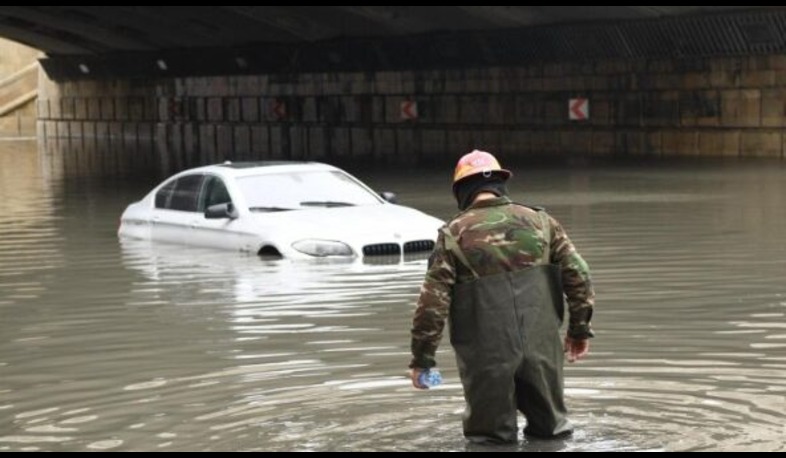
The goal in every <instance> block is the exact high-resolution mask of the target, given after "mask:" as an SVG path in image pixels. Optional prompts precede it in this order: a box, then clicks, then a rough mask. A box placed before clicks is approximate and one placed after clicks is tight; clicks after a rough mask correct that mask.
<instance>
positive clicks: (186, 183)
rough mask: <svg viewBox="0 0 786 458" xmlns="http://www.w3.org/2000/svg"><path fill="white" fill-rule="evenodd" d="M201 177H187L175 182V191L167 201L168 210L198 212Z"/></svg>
mask: <svg viewBox="0 0 786 458" xmlns="http://www.w3.org/2000/svg"><path fill="white" fill-rule="evenodd" d="M204 179H205V177H204V176H203V175H188V176H184V177H182V178H180V179H179V180H177V184H176V185H175V190H174V191H173V192H172V197H171V198H170V199H169V206H168V209H169V210H174V211H180V212H190V213H196V212H198V211H199V193H200V191H201V190H202V183H203V181H204Z"/></svg>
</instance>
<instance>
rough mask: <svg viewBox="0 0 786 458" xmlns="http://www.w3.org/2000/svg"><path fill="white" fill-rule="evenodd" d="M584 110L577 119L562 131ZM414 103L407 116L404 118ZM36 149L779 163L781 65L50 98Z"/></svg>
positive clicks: (209, 155) (784, 70)
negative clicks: (480, 153)
mask: <svg viewBox="0 0 786 458" xmlns="http://www.w3.org/2000/svg"><path fill="white" fill-rule="evenodd" d="M577 97H586V98H588V99H589V102H590V119H589V120H586V121H578V122H577V121H570V120H569V116H568V113H569V100H570V99H571V98H577ZM407 101H416V102H417V103H418V111H419V115H420V117H419V118H418V119H416V120H405V119H403V118H402V113H401V111H402V110H401V106H402V103H404V102H407ZM38 109H39V116H40V121H39V135H40V136H41V137H42V138H43V139H45V140H47V139H54V138H78V139H84V140H89V141H95V142H107V141H109V142H120V143H123V144H129V143H133V144H135V145H149V146H150V147H151V148H155V150H156V155H157V156H158V158H159V159H158V160H160V161H161V163H162V164H163V165H165V166H168V167H170V168H173V169H180V168H184V167H189V166H192V165H197V164H203V163H209V162H217V161H223V160H225V159H232V160H250V159H316V160H331V161H335V162H340V161H349V160H375V161H379V162H397V163H414V162H442V161H445V162H452V161H454V160H455V159H456V158H457V157H458V156H459V155H461V154H462V153H465V152H467V151H469V150H470V149H472V148H485V149H488V150H490V151H493V152H496V153H498V154H500V155H501V156H502V157H503V158H504V159H505V160H515V159H518V158H526V157H531V156H597V157H610V156H614V157H654V156H702V157H767V158H783V157H784V142H785V141H786V139H785V138H784V136H783V133H782V128H783V127H784V124H786V56H782V55H772V56H757V57H739V58H717V59H691V60H677V59H670V60H641V61H598V62H586V63H563V64H547V65H538V66H528V67H518V68H482V69H465V70H434V71H418V72H376V73H342V74H298V75H260V76H243V77H206V78H185V79H168V80H167V79H164V80H156V81H141V80H138V81H103V82H96V81H80V82H72V83H64V84H61V85H54V84H51V83H50V84H48V85H47V88H46V90H44V91H43V92H42V95H41V97H40V100H39V105H38Z"/></svg>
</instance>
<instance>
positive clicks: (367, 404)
mask: <svg viewBox="0 0 786 458" xmlns="http://www.w3.org/2000/svg"><path fill="white" fill-rule="evenodd" d="M146 159H147V160H148V162H149V159H150V157H147V158H146ZM106 161H110V165H105V163H106ZM133 163H134V158H133V157H129V158H124V159H123V160H119V159H117V158H115V157H112V156H111V153H105V154H104V155H90V154H80V152H79V151H77V152H76V153H74V152H70V153H69V154H67V155H58V154H57V153H51V152H46V153H45V152H40V153H39V152H38V151H37V150H36V147H35V145H33V144H29V143H8V142H6V143H0V452H2V451H20V450H21V451H91V450H92V451H101V450H113V451H126V450H129V451H159V450H161V451H186V450H192V451H290V450H291V451H464V450H467V447H466V445H465V442H464V439H463V437H462V434H461V412H462V410H463V400H462V393H461V387H460V384H459V383H458V378H457V374H456V369H455V363H454V361H453V354H452V352H451V350H450V348H449V345H443V347H442V348H441V350H440V354H439V362H440V366H441V368H442V371H443V375H444V376H445V379H446V384H445V385H444V386H443V387H441V388H439V389H436V390H433V391H431V392H416V391H414V390H412V389H411V387H410V385H409V383H408V381H407V379H406V370H407V369H406V366H407V364H408V362H409V335H408V332H409V327H410V322H411V316H412V312H413V308H414V303H415V300H416V297H417V293H418V289H419V286H420V281H421V279H422V276H423V273H424V271H425V261H416V262H411V263H405V264H387V265H385V264H384V263H381V264H378V265H364V264H362V263H352V264H324V263H321V264H309V263H291V262H286V261H284V262H265V261H263V260H260V259H258V258H256V257H254V256H244V255H238V254H234V253H223V252H213V251H205V250H194V249H183V248H179V247H172V246H155V245H150V244H145V243H120V242H119V241H118V239H117V237H116V235H115V231H116V229H117V222H118V217H119V215H120V213H121V212H122V210H123V208H124V207H125V206H126V205H127V204H128V203H130V202H132V201H134V200H137V199H139V198H141V197H142V196H143V195H144V194H145V193H146V192H147V191H148V190H149V189H150V188H151V187H152V186H153V184H154V183H156V182H157V181H158V179H159V178H158V177H155V176H146V177H143V178H140V177H138V176H137V177H135V178H134V179H132V178H131V177H130V174H122V173H121V174H115V173H114V172H117V171H118V170H121V171H122V170H123V167H124V166H125V165H128V164H133ZM124 164H125V165H124ZM351 171H353V172H355V174H356V175H357V176H358V177H360V178H361V179H363V180H364V181H366V182H367V183H368V184H370V185H371V186H372V187H374V188H375V189H377V190H379V191H384V190H391V191H396V192H398V193H399V196H400V198H401V200H402V203H404V204H406V205H409V206H413V207H416V208H419V209H422V210H424V211H427V212H429V213H432V214H434V215H436V216H439V217H442V218H447V217H449V216H450V215H451V214H452V213H453V212H454V206H453V203H452V201H451V197H450V193H449V182H448V179H449V175H450V171H449V170H442V169H440V170H417V169H415V168H408V169H407V170H396V171H392V172H391V171H390V170H384V169H379V170H351ZM514 172H515V173H516V178H515V179H514V181H513V182H512V184H511V189H512V191H513V194H514V196H515V198H516V199H517V200H519V201H523V202H528V203H533V204H540V205H544V206H546V207H548V209H549V211H550V212H551V213H552V214H553V215H554V216H555V217H557V218H558V219H559V220H560V221H561V222H562V223H563V224H564V225H565V226H566V228H567V230H568V232H569V234H570V235H571V236H572V238H573V239H574V242H575V243H576V245H577V247H578V248H579V250H580V252H581V253H582V254H583V255H584V256H585V258H586V259H587V260H588V261H589V263H590V265H591V267H592V268H593V276H594V281H595V284H596V288H597V293H598V306H597V312H596V319H595V328H596V331H597V333H598V338H597V339H596V340H595V341H594V342H593V348H592V349H593V353H592V355H591V357H590V358H589V359H588V360H586V361H585V362H583V363H581V364H579V365H575V366H571V367H570V368H569V369H568V371H567V379H566V385H567V395H568V404H569V407H570V408H571V411H572V419H573V421H574V422H575V423H576V425H577V433H576V435H575V436H574V437H573V438H572V439H570V440H565V441H556V442H527V441H525V440H523V439H522V442H521V444H520V445H519V446H518V447H515V448H513V449H512V450H523V451H539V450H554V451H556V450H565V451H638V450H665V451H683V450H687V451H718V450H720V451H786V439H785V438H786V426H784V425H785V424H786V418H785V417H784V412H786V400H785V398H784V395H785V393H786V319H785V317H786V281H784V280H785V278H784V277H785V276H786V166H784V165H783V164H780V163H729V162H725V163H722V164H712V163H706V162H705V163H700V164H696V163H685V162H683V163H679V164H664V163H650V164H648V165H639V166H633V165H628V166H619V165H618V166H604V167H598V166H596V167H575V166H574V167H555V168H541V169H538V170H529V169H526V168H523V167H514ZM97 175H106V177H104V178H101V177H98V176H97ZM113 175H118V177H115V176H113ZM521 426H522V427H523V426H524V421H523V419H522V421H521Z"/></svg>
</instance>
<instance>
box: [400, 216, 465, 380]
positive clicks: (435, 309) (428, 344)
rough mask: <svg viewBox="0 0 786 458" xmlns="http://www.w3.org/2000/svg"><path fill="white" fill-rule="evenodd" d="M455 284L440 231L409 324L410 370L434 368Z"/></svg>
mask: <svg viewBox="0 0 786 458" xmlns="http://www.w3.org/2000/svg"><path fill="white" fill-rule="evenodd" d="M455 283H456V268H455V263H454V261H453V257H452V256H451V255H450V252H449V251H448V250H447V249H446V248H445V237H444V235H443V234H442V231H440V233H439V238H438V239H437V244H436V247H435V248H434V252H433V253H432V255H431V258H430V259H429V267H428V272H426V278H425V280H424V281H423V286H422V288H421V290H420V299H418V305H417V310H416V311H415V318H414V320H413V323H412V363H411V364H410V366H409V367H410V368H418V369H430V368H432V367H434V366H436V365H437V364H436V359H435V358H436V353H437V347H438V346H439V343H440V341H441V340H442V334H443V332H444V330H445V321H446V320H447V318H448V313H449V311H450V302H451V300H452V294H453V285H454V284H455Z"/></svg>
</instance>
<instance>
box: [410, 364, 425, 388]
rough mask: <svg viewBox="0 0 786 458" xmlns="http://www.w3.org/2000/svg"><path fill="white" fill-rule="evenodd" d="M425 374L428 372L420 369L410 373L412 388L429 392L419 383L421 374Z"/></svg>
mask: <svg viewBox="0 0 786 458" xmlns="http://www.w3.org/2000/svg"><path fill="white" fill-rule="evenodd" d="M423 372H426V370H425V369H418V368H415V369H412V370H410V371H409V378H411V379H412V386H414V387H415V389H418V390H427V389H428V387H427V386H423V385H421V384H420V382H419V379H420V374H422V373H423Z"/></svg>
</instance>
